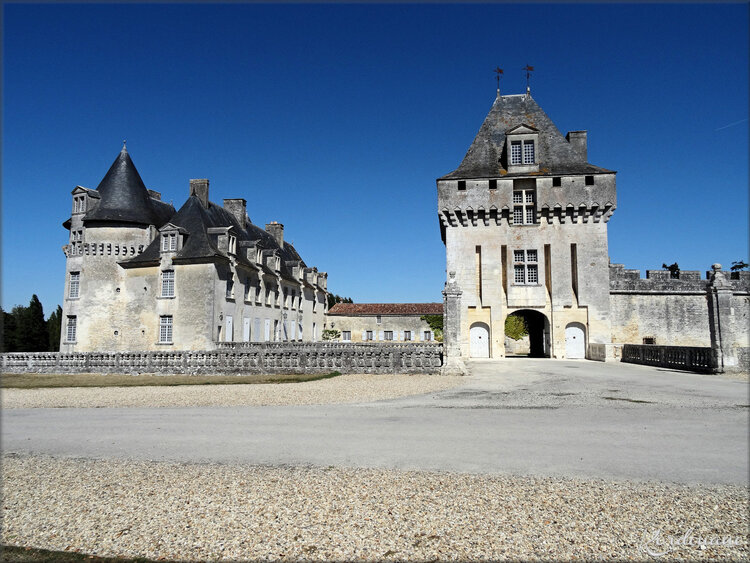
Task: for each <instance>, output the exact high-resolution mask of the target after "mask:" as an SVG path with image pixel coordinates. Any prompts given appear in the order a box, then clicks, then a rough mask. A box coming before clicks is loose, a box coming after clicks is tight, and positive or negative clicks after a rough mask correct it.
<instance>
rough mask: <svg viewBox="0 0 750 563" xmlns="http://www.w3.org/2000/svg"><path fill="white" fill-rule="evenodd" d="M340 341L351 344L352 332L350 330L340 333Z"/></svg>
mask: <svg viewBox="0 0 750 563" xmlns="http://www.w3.org/2000/svg"><path fill="white" fill-rule="evenodd" d="M341 340H343V341H344V342H351V341H352V331H351V330H342V331H341Z"/></svg>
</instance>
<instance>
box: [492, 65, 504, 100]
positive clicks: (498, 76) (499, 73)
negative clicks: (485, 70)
mask: <svg viewBox="0 0 750 563" xmlns="http://www.w3.org/2000/svg"><path fill="white" fill-rule="evenodd" d="M493 72H494V73H495V74H496V75H497V95H498V96H499V95H500V75H501V74H503V69H501V68H500V67H499V66H498V67H495V70H494V71H493Z"/></svg>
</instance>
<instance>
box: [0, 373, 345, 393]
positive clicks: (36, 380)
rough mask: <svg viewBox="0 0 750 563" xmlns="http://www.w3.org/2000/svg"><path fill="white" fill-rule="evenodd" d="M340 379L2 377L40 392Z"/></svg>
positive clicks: (1, 384) (7, 383)
mask: <svg viewBox="0 0 750 563" xmlns="http://www.w3.org/2000/svg"><path fill="white" fill-rule="evenodd" d="M338 375H341V374H340V373H339V372H337V371H334V372H331V373H324V374H311V375H300V374H283V375H150V374H143V375H122V374H100V373H52V374H46V373H45V374H42V373H21V374H14V373H8V374H3V375H2V376H1V377H0V388H3V389H39V388H46V387H138V386H152V385H160V386H169V385H228V384H231V385H236V384H240V383H242V384H267V383H303V382H305V381H317V380H319V379H330V378H331V377H336V376H338Z"/></svg>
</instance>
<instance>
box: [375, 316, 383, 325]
mask: <svg viewBox="0 0 750 563" xmlns="http://www.w3.org/2000/svg"><path fill="white" fill-rule="evenodd" d="M375 322H376V323H377V324H380V323H382V322H383V319H382V318H381V316H380V315H378V316H377V317H375Z"/></svg>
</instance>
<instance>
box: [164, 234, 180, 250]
mask: <svg viewBox="0 0 750 563" xmlns="http://www.w3.org/2000/svg"><path fill="white" fill-rule="evenodd" d="M161 250H162V252H174V251H175V250H177V233H164V234H163V235H162V236H161Z"/></svg>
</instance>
